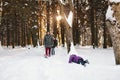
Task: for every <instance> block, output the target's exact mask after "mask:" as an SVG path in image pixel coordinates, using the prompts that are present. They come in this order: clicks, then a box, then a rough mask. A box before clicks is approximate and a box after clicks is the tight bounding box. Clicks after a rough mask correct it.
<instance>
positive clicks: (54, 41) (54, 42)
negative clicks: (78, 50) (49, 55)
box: [52, 39, 58, 48]
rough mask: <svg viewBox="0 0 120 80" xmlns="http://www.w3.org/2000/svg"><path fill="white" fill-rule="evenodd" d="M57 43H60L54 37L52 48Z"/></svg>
mask: <svg viewBox="0 0 120 80" xmlns="http://www.w3.org/2000/svg"><path fill="white" fill-rule="evenodd" d="M57 45H58V41H57V39H54V40H53V46H52V48H55V47H56V46H57Z"/></svg>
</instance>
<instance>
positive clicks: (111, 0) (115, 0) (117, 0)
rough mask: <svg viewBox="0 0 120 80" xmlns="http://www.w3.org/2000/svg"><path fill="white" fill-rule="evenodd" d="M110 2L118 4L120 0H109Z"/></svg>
mask: <svg viewBox="0 0 120 80" xmlns="http://www.w3.org/2000/svg"><path fill="white" fill-rule="evenodd" d="M109 1H110V2H116V3H118V2H120V0H109Z"/></svg>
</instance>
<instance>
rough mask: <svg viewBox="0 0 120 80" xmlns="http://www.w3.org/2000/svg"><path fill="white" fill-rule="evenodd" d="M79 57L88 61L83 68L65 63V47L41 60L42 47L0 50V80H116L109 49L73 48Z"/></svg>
mask: <svg viewBox="0 0 120 80" xmlns="http://www.w3.org/2000/svg"><path fill="white" fill-rule="evenodd" d="M75 49H76V51H77V53H78V55H79V56H82V57H83V58H84V59H88V60H89V62H90V64H87V66H86V67H84V66H82V65H80V64H75V63H71V64H70V63H68V59H69V55H68V54H67V50H66V48H65V47H60V46H59V47H57V48H56V49H55V50H56V55H54V56H51V57H49V58H44V53H45V52H44V47H43V46H39V47H37V48H32V47H30V46H29V47H26V48H19V47H18V48H15V49H9V48H5V47H4V48H2V47H0V80H119V75H120V65H115V61H114V54H113V49H112V48H108V49H101V48H96V49H93V48H92V47H89V46H88V47H81V46H75Z"/></svg>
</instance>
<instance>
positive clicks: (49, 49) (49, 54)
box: [48, 48, 51, 56]
mask: <svg viewBox="0 0 120 80" xmlns="http://www.w3.org/2000/svg"><path fill="white" fill-rule="evenodd" d="M48 49H49V53H48V56H50V53H51V48H48Z"/></svg>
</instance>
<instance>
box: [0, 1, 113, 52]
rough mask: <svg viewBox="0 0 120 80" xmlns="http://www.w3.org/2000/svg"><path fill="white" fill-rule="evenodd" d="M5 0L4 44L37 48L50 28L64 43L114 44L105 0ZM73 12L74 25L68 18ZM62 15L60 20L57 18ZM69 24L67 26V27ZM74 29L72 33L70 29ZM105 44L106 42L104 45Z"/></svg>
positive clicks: (1, 36)
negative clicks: (107, 24) (106, 21)
mask: <svg viewBox="0 0 120 80" xmlns="http://www.w3.org/2000/svg"><path fill="white" fill-rule="evenodd" d="M63 3H64V4H62V3H61V1H60V0H51V1H49V0H46V1H44V0H38V1H37V0H2V1H1V4H2V6H1V7H2V16H1V24H0V34H1V35H0V39H1V43H2V45H4V46H12V47H13V48H14V47H15V46H23V47H24V46H26V45H33V46H34V47H35V46H37V45H38V43H39V44H40V45H42V44H43V37H44V35H45V32H46V31H51V32H52V33H53V34H54V35H55V37H57V38H58V39H59V44H62V45H63V46H64V45H65V43H67V46H68V51H69V47H70V45H71V44H70V42H71V41H73V43H74V45H77V44H78V45H83V46H85V45H93V47H94V48H95V47H104V48H106V47H107V46H111V39H110V36H109V32H108V31H107V28H106V27H105V26H106V24H105V13H106V9H107V4H106V3H107V1H106V0H73V3H72V1H71V0H63ZM70 11H72V12H73V14H74V17H73V25H72V28H71V27H70V26H69V24H68V23H67V21H65V17H67V16H68V14H69V12H70ZM57 16H61V17H62V18H61V19H60V20H57V19H56V17H57ZM66 26H67V27H66ZM70 31H71V32H70ZM103 44H104V45H103Z"/></svg>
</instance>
